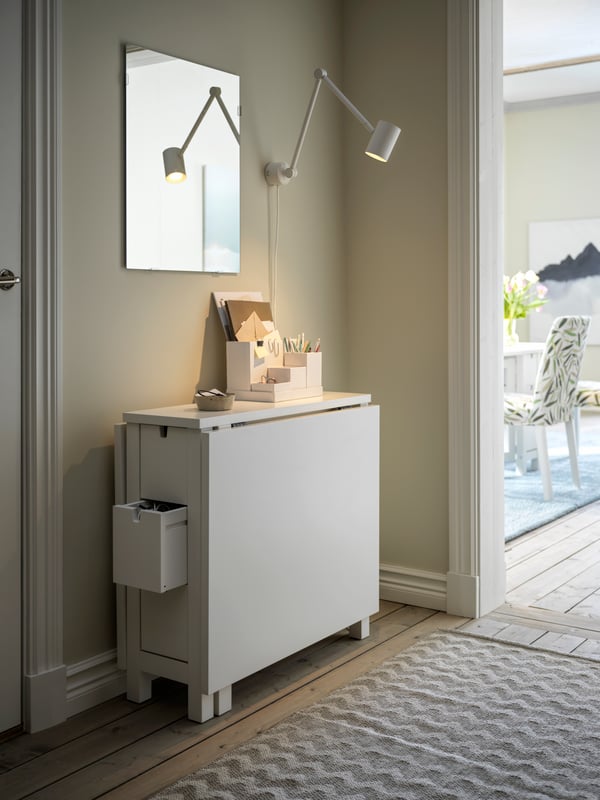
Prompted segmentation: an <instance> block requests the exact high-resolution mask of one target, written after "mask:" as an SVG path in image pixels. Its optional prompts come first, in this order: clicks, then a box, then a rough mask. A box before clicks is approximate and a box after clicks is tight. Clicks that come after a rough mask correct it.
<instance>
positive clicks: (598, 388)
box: [575, 381, 600, 408]
mask: <svg viewBox="0 0 600 800" xmlns="http://www.w3.org/2000/svg"><path fill="white" fill-rule="evenodd" d="M575 405H576V406H577V407H578V408H583V407H584V406H588V407H590V406H593V407H594V408H600V381H579V383H578V384H577V391H576V392H575Z"/></svg>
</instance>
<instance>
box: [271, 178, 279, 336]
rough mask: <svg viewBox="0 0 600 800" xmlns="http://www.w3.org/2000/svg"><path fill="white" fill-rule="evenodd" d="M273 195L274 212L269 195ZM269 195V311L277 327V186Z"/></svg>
mask: <svg viewBox="0 0 600 800" xmlns="http://www.w3.org/2000/svg"><path fill="white" fill-rule="evenodd" d="M273 194H274V195H275V214H274V215H273V208H272V205H273V204H272V202H271V197H272V196H273ZM268 197H269V292H270V295H271V312H272V313H273V323H274V325H275V328H277V268H278V255H279V252H278V251H279V186H276V187H275V192H268ZM273 216H274V217H275V221H274V226H275V230H274V233H273V235H272V236H271V231H272V229H273Z"/></svg>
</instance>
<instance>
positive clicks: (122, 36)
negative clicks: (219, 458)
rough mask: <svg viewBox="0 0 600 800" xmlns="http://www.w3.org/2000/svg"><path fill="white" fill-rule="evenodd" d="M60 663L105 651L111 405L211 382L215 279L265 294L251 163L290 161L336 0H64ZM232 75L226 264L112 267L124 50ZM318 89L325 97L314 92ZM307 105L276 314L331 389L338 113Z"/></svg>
mask: <svg viewBox="0 0 600 800" xmlns="http://www.w3.org/2000/svg"><path fill="white" fill-rule="evenodd" d="M63 6H64V10H63V15H64V33H63V37H64V38H63V44H64V55H63V70H64V85H63V92H64V96H63V115H64V116H63V144H64V146H63V199H64V205H63V215H64V230H63V247H64V264H63V273H64V280H63V282H64V295H63V319H64V386H63V397H64V470H65V483H64V525H65V530H64V554H65V555H64V559H65V572H64V582H65V604H64V605H65V659H66V662H67V663H73V662H76V661H78V660H81V659H83V658H86V657H89V656H91V655H93V654H95V653H98V652H102V651H104V650H108V649H110V648H111V647H113V646H114V622H113V618H114V606H113V594H114V591H113V585H112V582H111V563H110V559H111V505H112V502H113V484H112V481H113V477H112V438H113V432H112V426H113V423H115V422H117V421H119V420H120V418H121V414H122V412H123V411H126V410H132V409H135V408H152V407H155V406H161V405H169V404H177V403H187V402H190V401H191V397H192V395H193V390H194V386H195V384H196V381H197V380H198V376H199V372H200V367H201V368H202V382H203V383H204V384H205V385H210V386H213V385H215V384H216V385H221V386H223V385H224V372H225V355H224V350H225V346H224V337H223V334H222V332H221V330H220V328H219V326H218V325H217V324H216V322H215V319H214V314H213V313H209V309H210V299H211V292H212V291H214V290H238V289H257V290H261V291H262V292H263V293H264V294H265V296H266V297H268V296H269V283H268V230H269V226H268V216H267V208H268V190H267V186H266V183H265V182H264V179H263V176H262V169H263V165H264V164H265V163H266V162H267V161H269V160H272V159H275V160H278V159H290V158H291V155H292V152H293V148H294V145H295V142H296V138H297V136H298V133H299V130H300V125H301V122H302V118H303V115H304V110H305V108H306V104H307V102H308V97H309V94H310V91H311V89H312V82H313V78H312V72H313V70H314V68H315V66H317V65H319V64H324V65H326V66H327V67H328V68H329V69H330V70H331V72H332V74H335V73H338V74H339V72H340V70H341V26H340V4H339V2H337V0H331V1H327V0H325V2H324V0H302V2H301V3H298V2H296V0H251V1H250V2H234V1H233V0H220V2H214V0H169V1H168V2H165V0H85V2H81V0H64V3H63ZM125 42H136V43H140V44H142V45H145V46H147V47H150V48H153V49H157V50H163V51H165V52H167V53H173V54H175V55H178V56H181V57H184V58H187V59H190V60H195V61H198V62H201V63H204V64H208V65H210V66H214V67H218V68H222V69H225V70H229V71H233V72H236V73H238V74H239V75H240V76H241V96H242V106H243V116H242V122H241V129H242V149H241V161H242V231H241V234H242V235H241V247H242V256H241V257H242V271H241V275H240V276H238V277H218V278H217V277H211V276H207V275H201V274H196V275H190V274H184V273H176V274H170V273H156V272H154V273H153V272H137V271H133V272H130V271H127V270H125V269H124V268H123V185H122V175H123V140H122V136H123V134H122V131H123V125H122V123H123V109H122V106H123V91H122V77H123V76H122V61H123V55H122V54H123V44H124V43H125ZM328 99H329V98H328ZM337 106H339V104H335V103H329V102H323V103H322V106H321V107H320V108H319V113H318V114H317V115H315V120H314V125H313V126H312V127H311V130H310V138H309V139H307V142H306V147H305V150H304V153H303V156H302V159H301V162H300V164H299V166H300V169H301V175H300V177H299V178H298V179H297V181H296V182H295V183H294V184H293V185H291V186H289V187H286V188H284V189H282V190H281V197H280V208H281V230H280V248H279V297H278V308H279V319H278V321H279V325H280V328H281V331H282V333H288V334H291V333H293V334H294V335H295V333H297V331H298V330H303V331H305V332H306V333H307V335H310V336H314V337H316V336H320V337H321V339H322V345H323V353H324V381H325V383H326V385H327V386H328V388H332V389H340V390H341V389H343V388H345V386H346V384H347V381H346V375H345V363H344V359H345V345H344V341H343V338H344V324H345V297H344V280H345V279H344V273H343V261H342V223H341V190H342V187H341V160H342V153H341V152H340V149H339V147H338V146H337V144H336V142H337V141H338V140H339V136H340V131H341V117H342V108H341V106H340V107H339V108H338V107H337Z"/></svg>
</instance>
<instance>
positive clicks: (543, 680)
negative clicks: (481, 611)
mask: <svg viewBox="0 0 600 800" xmlns="http://www.w3.org/2000/svg"><path fill="white" fill-rule="evenodd" d="M155 798H161V800H167V798H168V800H192V798H198V799H199V798H202V800H208V799H209V798H210V800H220V798H223V799H224V800H246V799H247V798H261V799H262V800H267V798H268V799H269V800H291V799H292V798H294V800H296V799H298V800H299V799H300V798H303V799H305V798H308V799H310V800H317V798H318V800H325V799H326V800H329V799H331V800H349V798H353V799H356V800H358V799H359V798H361V800H362V799H364V800H366V799H367V798H368V799H369V800H370V799H371V798H394V800H454V799H455V798H456V799H457V800H458V799H460V800H465V799H466V798H468V800H475V798H476V799H477V800H500V798H502V799H503V800H505V799H506V798H510V800H548V799H549V798H552V800H571V798H572V800H598V798H600V665H598V664H594V663H592V662H589V661H586V660H584V659H576V658H569V657H567V656H561V655H557V654H554V653H546V652H541V651H538V650H535V651H534V650H531V649H527V648H524V647H519V646H514V645H508V644H504V643H497V642H492V641H489V640H482V639H477V638H475V637H470V636H467V635H463V634H460V633H447V632H438V633H434V634H432V635H431V636H428V637H427V638H426V639H424V640H422V641H420V642H417V643H416V644H415V645H413V646H412V647H411V648H409V649H408V650H405V651H404V652H402V653H400V654H399V655H398V656H396V657H394V658H393V659H391V660H390V661H388V662H386V663H385V664H383V665H382V666H380V667H378V668H376V669H375V670H373V671H372V672H369V673H368V674H366V675H364V676H363V677H361V678H358V679H356V680H354V681H353V682H352V683H350V684H349V685H347V686H345V687H344V688H342V689H339V690H336V691H335V692H333V693H332V694H330V695H329V696H328V697H326V698H325V699H324V700H323V701H321V702H319V703H316V704H315V705H313V706H310V707H309V708H307V709H305V710H303V711H299V712H297V713H295V714H294V715H293V716H291V717H289V718H288V719H287V720H285V721H284V722H281V723H279V724H278V725H276V726H275V727H273V728H272V729H271V730H269V731H266V732H265V733H262V734H260V735H259V736H257V737H256V738H254V739H252V740H251V741H249V742H248V743H246V744H244V745H242V746H240V747H239V748H237V749H236V750H234V751H231V752H230V753H229V754H227V755H225V756H223V757H222V758H220V759H219V760H218V761H215V762H213V763H212V764H210V765H209V766H207V767H204V768H203V769H201V770H200V771H199V772H197V773H195V774H194V775H191V776H188V777H187V778H184V779H182V780H180V781H179V782H178V783H176V784H175V785H174V786H172V787H170V788H169V789H167V790H164V791H162V792H160V793H159V794H157V795H155Z"/></svg>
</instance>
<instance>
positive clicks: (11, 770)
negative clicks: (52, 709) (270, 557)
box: [0, 601, 465, 800]
mask: <svg viewBox="0 0 600 800" xmlns="http://www.w3.org/2000/svg"><path fill="white" fill-rule="evenodd" d="M464 622H465V620H464V618H460V617H452V616H448V615H446V614H443V613H441V612H436V611H432V610H430V609H422V608H416V607H412V606H402V605H399V604H395V603H389V602H386V601H382V603H381V606H380V610H379V612H378V614H376V615H374V617H373V618H372V620H371V635H370V636H369V637H368V638H367V639H364V640H361V641H357V640H354V639H350V638H349V637H348V635H347V633H346V632H340V633H339V634H337V635H336V636H332V637H329V638H328V639H326V640H323V641H322V642H319V643H317V644H316V645H314V646H313V647H310V648H306V649H305V650H303V651H302V652H300V653H296V654H295V655H294V656H292V657H290V658H288V659H285V660H284V661H281V662H279V663H277V664H275V665H273V666H272V667H269V668H268V669H266V670H262V671H261V672H260V673H257V674H256V675H252V676H250V677H249V678H247V679H246V680H244V681H240V683H239V684H236V685H235V686H234V694H233V708H232V711H231V712H229V713H228V714H225V715H223V716H222V717H217V718H215V719H213V720H210V721H209V722H207V723H204V724H202V725H200V724H198V723H194V722H191V721H190V720H188V719H187V717H186V690H185V687H182V686H180V685H178V684H173V683H170V682H169V681H159V682H155V683H156V684H157V691H155V693H154V694H155V696H154V697H153V699H152V700H150V701H148V702H146V703H144V704H141V705H137V704H135V703H130V702H128V701H127V700H125V699H124V698H117V699H116V700H113V701H110V702H108V703H104V704H103V705H101V706H98V707H97V708H95V709H92V710H91V711H89V712H85V713H84V714H80V715H78V716H77V717H74V718H73V719H71V720H68V721H67V722H66V723H64V724H63V725H61V726H57V727H56V728H53V729H51V730H50V731H47V732H43V733H40V734H35V735H26V734H22V735H20V736H19V737H17V738H16V739H14V740H12V741H10V742H7V743H5V744H4V745H0V765H1V767H0V768H1V769H4V772H3V773H2V774H0V798H2V800H23V799H24V798H29V800H34V799H35V800H42V798H43V800H54V798H56V800H59V799H60V800H95V799H96V798H99V797H105V798H111V800H118V798H122V799H123V800H125V798H126V799H127V800H136V798H145V797H147V796H148V795H150V794H152V793H154V792H155V791H158V789H159V788H162V787H163V786H165V785H168V784H170V783H172V782H173V781H175V780H176V779H177V778H178V777H181V776H182V775H185V774H188V773H189V772H190V771H192V770H194V769H196V768H197V767H198V766H200V765H202V764H205V763H208V762H209V761H211V760H213V759H214V758H216V757H218V756H219V755H220V754H222V753H224V752H226V751H227V750H229V749H231V748H232V747H235V746H236V745H237V744H239V743H241V742H243V741H247V740H248V739H249V738H251V737H252V736H254V735H256V733H258V732H259V731H260V730H264V729H266V728H269V727H271V726H272V725H274V724H276V723H277V722H278V721H279V720H281V719H284V718H285V717H287V716H288V715H289V714H291V713H293V712H294V711H296V710H297V709H299V708H303V707H305V706H306V705H309V704H310V703H312V702H314V701H315V700H317V699H319V698H320V697H323V696H324V695H325V694H327V693H329V692H330V691H332V690H333V689H335V688H337V687H338V686H341V685H343V684H344V683H347V682H348V681H350V680H352V679H353V678H354V677H356V676H357V675H360V674H362V673H364V672H365V671H367V670H369V669H372V668H373V667H374V666H376V665H377V664H379V663H381V662H382V661H384V660H386V659H387V658H389V657H391V656H393V655H394V654H395V653H397V652H400V651H401V650H403V649H404V648H405V647H408V646H409V645H410V644H412V643H413V642H414V641H416V640H417V639H419V638H420V637H422V636H425V635H427V634H428V633H430V632H431V631H433V630H437V629H443V628H453V627H457V626H459V625H461V624H462V623H464Z"/></svg>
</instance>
